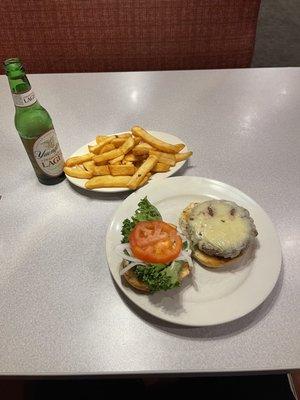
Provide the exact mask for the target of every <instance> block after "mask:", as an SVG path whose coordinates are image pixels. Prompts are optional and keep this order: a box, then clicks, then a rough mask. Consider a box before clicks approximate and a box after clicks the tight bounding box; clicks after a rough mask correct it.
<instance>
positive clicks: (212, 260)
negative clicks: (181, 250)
mask: <svg viewBox="0 0 300 400" xmlns="http://www.w3.org/2000/svg"><path fill="white" fill-rule="evenodd" d="M192 257H193V258H194V259H195V260H196V261H198V262H199V263H200V264H202V265H204V266H205V267H208V268H220V267H229V266H233V265H235V263H236V261H237V260H239V259H240V258H241V257H242V253H240V254H239V255H238V256H237V257H234V258H223V257H215V256H210V255H208V254H205V253H203V251H200V250H198V249H197V250H194V251H193V253H192Z"/></svg>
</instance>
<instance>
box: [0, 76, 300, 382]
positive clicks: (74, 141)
mask: <svg viewBox="0 0 300 400" xmlns="http://www.w3.org/2000/svg"><path fill="white" fill-rule="evenodd" d="M29 79H30V81H31V84H32V86H33V88H34V90H35V93H36V95H37V97H38V99H39V100H40V102H41V104H43V105H44V106H45V108H46V109H47V110H48V111H49V113H50V114H51V116H52V119H53V122H54V125H55V128H56V132H57V135H58V138H59V141H60V144H61V147H62V150H63V153H64V155H65V156H66V157H67V156H68V155H70V154H71V153H72V152H74V151H75V150H76V149H77V148H79V147H81V146H82V145H83V144H85V143H87V142H88V141H90V140H92V139H93V138H94V137H95V135H96V134H98V133H103V132H111V133H112V132H117V131H123V130H127V129H128V128H130V127H131V126H132V125H134V124H139V125H141V126H144V127H145V128H148V129H152V130H157V131H164V132H169V133H172V134H174V135H176V136H179V137H181V138H182V139H183V140H184V141H185V142H186V143H187V144H188V146H189V148H191V149H192V150H193V151H194V156H193V158H192V159H191V160H190V162H189V164H188V167H186V168H184V169H182V170H181V171H180V174H184V175H190V176H203V177H207V178H212V179H216V180H219V181H223V182H225V183H228V184H230V185H233V186H235V187H237V188H239V189H240V190H242V191H243V192H245V193H246V194H248V195H249V196H250V197H252V198H253V199H254V200H255V201H256V202H258V203H259V204H260V205H261V206H262V207H263V208H264V210H265V211H266V212H267V213H268V214H269V216H270V217H271V219H272V221H273V222H274V224H275V226H276V228H277V231H278V234H279V237H280V240H281V245H282V251H283V265H282V271H281V274H280V277H279V280H278V282H277V285H276V286H275V288H274V290H273V291H272V293H271V295H270V296H269V297H268V298H267V300H266V301H265V302H264V303H263V304H262V305H261V306H259V307H258V308H257V309H256V310H254V311H253V312H251V313H250V314H248V315H247V316H245V317H243V318H241V319H239V320H236V321H233V322H230V323H228V324H223V325H218V326H213V327H199V328H188V327H181V326H176V325H172V324H171V323H167V322H163V321H161V320H159V319H156V318H155V317H152V316H150V315H148V314H146V313H145V312H144V311H142V310H140V309H139V308H137V307H136V306H134V305H133V304H131V303H130V302H129V301H128V300H127V299H126V298H125V297H124V295H123V294H121V293H120V291H119V290H118V289H117V288H116V286H115V285H114V283H113V281H112V278H111V276H110V273H109V269H108V267H107V264H106V257H105V234H106V230H107V227H108V224H109V222H110V220H111V217H112V215H113V213H114V211H115V210H116V208H117V207H118V206H119V205H120V203H121V201H122V199H124V198H125V197H126V196H127V194H126V193H125V194H122V195H111V194H106V195H104V194H102V195H101V194H94V193H87V192H85V191H80V190H77V189H75V188H74V187H72V186H71V185H70V184H69V183H68V181H67V180H65V181H64V182H62V183H60V184H58V185H56V186H43V185H41V184H39V182H38V181H37V179H36V178H35V175H34V173H33V170H32V168H31V166H30V163H29V161H28V159H27V156H26V153H25V151H24V149H23V147H22V144H21V141H20V139H19V137H18V134H17V133H16V131H15V127H14V122H13V119H14V107H13V102H12V99H11V95H10V93H9V88H8V83H7V82H6V77H4V76H1V77H0V93H1V96H0V110H1V119H0V143H1V150H0V151H1V157H0V163H1V171H2V172H1V185H0V190H1V192H0V194H1V196H2V197H1V200H0V206H1V218H0V220H1V241H0V249H1V251H0V259H1V265H0V313H1V314H0V315H1V321H0V375H43V374H45V375H47V374H49V375H63V374H67V375H72V374H82V375H84V374H88V375H91V374H99V375H104V374H111V375H116V374H137V373H142V374H143V373H145V374H146V373H158V374H164V373H179V374H182V373H196V374H201V373H224V372H225V373H228V372H232V371H239V372H249V371H265V370H277V371H285V370H291V369H296V368H299V367H300V321H299V316H300V298H299V297H300V296H299V293H300V269H299V263H300V229H299V228H300V207H299V198H300V134H299V131H300V112H299V110H300V68H277V69H273V68H269V69H244V70H214V71H173V72H135V73H99V74H97V73H85V74H53V75H47V74H46V75H31V76H29ZM262 267H263V266H262Z"/></svg>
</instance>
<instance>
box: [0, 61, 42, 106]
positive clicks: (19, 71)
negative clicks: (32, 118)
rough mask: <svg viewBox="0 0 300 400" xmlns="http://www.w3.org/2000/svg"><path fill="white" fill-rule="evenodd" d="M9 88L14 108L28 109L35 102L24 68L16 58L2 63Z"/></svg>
mask: <svg viewBox="0 0 300 400" xmlns="http://www.w3.org/2000/svg"><path fill="white" fill-rule="evenodd" d="M4 67H5V72H6V75H7V78H8V83H9V87H10V90H11V93H12V97H13V101H14V104H15V106H16V107H22V108H24V107H30V106H31V105H33V104H34V103H36V102H37V99H36V97H35V94H34V92H33V90H32V88H31V85H30V82H29V80H28V78H27V76H26V73H25V71H24V68H23V66H22V64H21V62H20V60H18V59H17V58H13V59H12V58H11V59H8V60H6V61H5V62H4Z"/></svg>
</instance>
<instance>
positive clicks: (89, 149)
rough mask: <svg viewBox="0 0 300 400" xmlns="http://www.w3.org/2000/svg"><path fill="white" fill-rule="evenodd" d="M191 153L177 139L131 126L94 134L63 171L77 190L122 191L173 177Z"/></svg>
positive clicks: (66, 163) (68, 160)
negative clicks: (119, 131)
mask: <svg viewBox="0 0 300 400" xmlns="http://www.w3.org/2000/svg"><path fill="white" fill-rule="evenodd" d="M192 154H193V153H192V152H191V151H188V148H187V146H186V144H185V143H183V142H182V141H181V140H180V139H179V138H178V137H176V136H173V135H171V134H169V133H164V132H157V131H146V130H145V129H143V128H141V127H139V126H134V127H132V128H131V130H130V131H127V132H121V133H115V134H109V135H97V136H96V138H95V140H93V141H91V142H90V143H87V144H86V145H84V146H82V147H81V148H80V149H78V150H77V151H76V152H75V153H73V154H72V155H71V156H70V157H69V158H68V159H67V160H66V161H65V167H64V172H65V174H66V177H67V179H68V180H69V181H70V182H71V183H73V184H74V185H76V186H78V187H80V188H83V189H86V190H93V191H96V192H124V191H129V190H136V189H139V188H140V187H142V186H144V185H146V184H147V183H148V182H149V181H150V180H157V179H162V178H167V177H168V176H170V175H173V174H174V173H175V172H176V171H178V170H179V169H180V168H181V167H182V166H183V164H184V163H185V162H186V160H187V159H188V158H189V157H191V156H192Z"/></svg>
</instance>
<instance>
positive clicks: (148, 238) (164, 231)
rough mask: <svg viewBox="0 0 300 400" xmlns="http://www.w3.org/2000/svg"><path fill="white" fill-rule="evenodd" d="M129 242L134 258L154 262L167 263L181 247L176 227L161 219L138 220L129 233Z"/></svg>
mask: <svg viewBox="0 0 300 400" xmlns="http://www.w3.org/2000/svg"><path fill="white" fill-rule="evenodd" d="M129 243H130V247H131V250H132V253H133V254H134V256H135V257H136V258H139V259H140V260H143V261H146V262H152V263H155V264H157V263H162V264H168V263H169V262H171V261H173V260H175V258H177V257H178V255H179V253H180V251H181V249H182V240H181V237H180V236H179V235H178V233H177V230H176V228H174V227H173V226H171V225H169V224H167V223H166V222H163V221H142V222H138V223H137V224H136V226H135V227H134V229H133V230H132V232H131V233H130V235H129Z"/></svg>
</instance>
